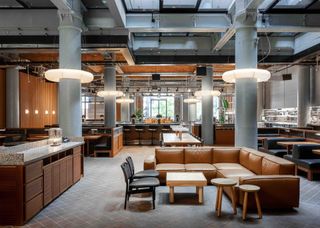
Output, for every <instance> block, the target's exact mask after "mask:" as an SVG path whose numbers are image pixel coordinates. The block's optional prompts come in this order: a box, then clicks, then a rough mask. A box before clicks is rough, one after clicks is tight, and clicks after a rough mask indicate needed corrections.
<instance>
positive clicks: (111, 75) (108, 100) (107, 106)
mask: <svg viewBox="0 0 320 228" xmlns="http://www.w3.org/2000/svg"><path fill="white" fill-rule="evenodd" d="M104 90H105V91H115V90H116V68H115V67H114V66H108V67H106V68H105V70H104ZM104 126H105V127H115V126H116V97H115V96H106V97H105V98H104Z"/></svg>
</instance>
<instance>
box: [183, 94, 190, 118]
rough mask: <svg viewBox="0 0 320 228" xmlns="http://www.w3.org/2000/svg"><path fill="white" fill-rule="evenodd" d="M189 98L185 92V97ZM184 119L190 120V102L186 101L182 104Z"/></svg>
mask: <svg viewBox="0 0 320 228" xmlns="http://www.w3.org/2000/svg"><path fill="white" fill-rule="evenodd" d="M187 98H188V95H187V94H184V95H183V99H187ZM182 106H183V107H182V117H181V118H182V121H183V122H185V123H188V122H189V104H188V103H184V102H183V104H182Z"/></svg>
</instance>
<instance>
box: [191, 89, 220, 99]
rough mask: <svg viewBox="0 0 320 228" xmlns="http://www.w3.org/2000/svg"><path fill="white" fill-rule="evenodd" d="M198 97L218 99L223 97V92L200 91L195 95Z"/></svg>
mask: <svg viewBox="0 0 320 228" xmlns="http://www.w3.org/2000/svg"><path fill="white" fill-rule="evenodd" d="M194 95H195V96H196V97H202V96H213V97H218V96H220V95H221V92H220V91H219V90H199V91H196V92H195V93H194Z"/></svg>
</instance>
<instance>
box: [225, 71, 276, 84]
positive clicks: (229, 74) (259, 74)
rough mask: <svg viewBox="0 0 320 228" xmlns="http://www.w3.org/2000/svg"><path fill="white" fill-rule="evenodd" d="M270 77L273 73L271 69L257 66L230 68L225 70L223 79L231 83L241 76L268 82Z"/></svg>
mask: <svg viewBox="0 0 320 228" xmlns="http://www.w3.org/2000/svg"><path fill="white" fill-rule="evenodd" d="M270 77H271V73H270V72H269V71H267V70H262V69H255V68H245V69H237V70H230V71H226V72H224V73H223V75H222V79H223V80H224V81H225V82H229V83H235V82H236V79H241V78H255V79H257V82H266V81H268V80H269V79H270Z"/></svg>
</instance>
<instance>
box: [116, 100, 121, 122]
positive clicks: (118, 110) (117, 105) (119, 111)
mask: <svg viewBox="0 0 320 228" xmlns="http://www.w3.org/2000/svg"><path fill="white" fill-rule="evenodd" d="M116 121H121V104H120V103H116Z"/></svg>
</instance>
